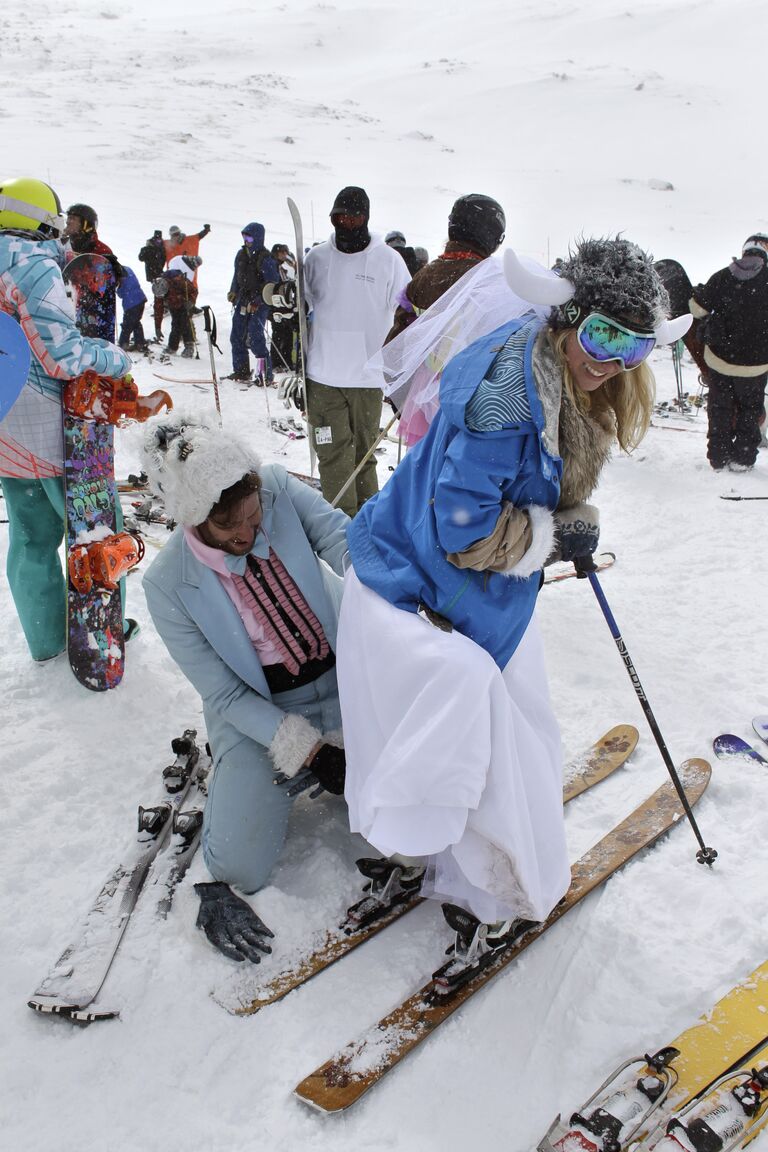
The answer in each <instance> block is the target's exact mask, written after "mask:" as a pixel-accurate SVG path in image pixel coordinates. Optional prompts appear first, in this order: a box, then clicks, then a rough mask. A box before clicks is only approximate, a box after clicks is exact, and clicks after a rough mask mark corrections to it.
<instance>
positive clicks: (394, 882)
mask: <svg viewBox="0 0 768 1152" xmlns="http://www.w3.org/2000/svg"><path fill="white" fill-rule="evenodd" d="M355 863H356V864H357V867H358V868H359V870H360V871H361V872H362V874H363V876H365V877H367V879H368V881H369V882H368V883H367V884H366V885H365V886H364V888H363V891H364V892H367V893H368V895H367V896H365V897H364V898H363V899H362V900H359V901H358V902H357V904H353V905H352V907H351V908H348V909H347V918H346V920H345V921H344V923H343V924H342V925H341V928H342V929H343V930H344V932H346V934H347V935H348V936H350V935H351V934H352V933H353V932H357V931H358V930H359V929H360V928H367V927H368V926H369V925H370V924H373V923H375V921H377V920H382V921H384V920H385V919H386V916H387V913H388V912H389V910H390V909H391V908H395V907H398V906H399V905H400V904H408V903H411V902H415V901H416V899H417V897H418V895H419V891H420V889H421V885H422V881H423V880H424V872H425V868H424V866H423V865H421V864H415V865H411V866H410V867H409V866H407V865H405V864H400V863H398V862H397V861H396V860H389V859H387V857H386V856H385V857H381V858H366V857H363V858H362V859H360V860H356V861H355Z"/></svg>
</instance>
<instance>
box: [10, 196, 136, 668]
mask: <svg viewBox="0 0 768 1152" xmlns="http://www.w3.org/2000/svg"><path fill="white" fill-rule="evenodd" d="M65 226H66V218H65V217H64V216H63V214H62V211H61V203H60V201H59V198H58V196H57V195H56V193H55V192H54V190H53V189H52V188H50V187H49V185H47V184H44V183H43V182H42V181H40V180H34V179H27V178H21V179H15V180H8V181H6V182H5V183H4V184H2V185H0V310H2V311H3V312H6V313H8V314H9V315H10V316H13V317H15V318H16V319H17V320H18V322H19V324H20V325H21V327H22V329H23V331H24V334H25V336H26V337H27V340H28V341H29V343H30V346H31V349H32V365H31V368H30V373H29V378H28V380H27V382H26V384H25V385H24V387H23V389H22V391H21V394H20V395H19V398H18V400H17V401H16V403H15V404H14V405H13V407H12V408H11V410H10V412H9V413H8V414H7V415H6V417H5V419H4V420H2V421H0V484H2V490H3V496H4V497H5V506H6V510H7V514H8V522H9V532H10V536H9V544H8V560H7V574H8V583H9V585H10V589H11V594H12V596H13V600H14V604H15V605H16V611H17V613H18V616H19V620H20V622H21V626H22V629H23V631H24V635H25V637H26V641H27V645H28V647H29V651H30V653H31V655H32V658H33V659H34V660H49V659H50V658H51V657H53V656H56V655H57V654H58V653H59V652H61V651H63V650H64V648H65V647H66V643H67V596H66V582H65V579H64V573H63V571H62V567H61V561H60V559H59V555H58V551H59V548H60V546H61V542H62V539H63V537H64V523H65V508H64V485H63V480H62V475H63V463H64V439H63V429H62V416H61V391H62V384H63V382H64V381H66V380H70V379H72V378H74V377H75V376H79V375H80V374H81V373H83V372H85V371H87V370H88V369H89V368H90V369H93V370H94V371H96V372H98V373H99V375H101V376H106V377H109V378H112V379H119V378H120V377H121V376H125V374H126V373H127V372H128V371H129V370H130V367H131V360H130V357H129V356H127V355H126V353H125V352H123V351H121V350H120V349H119V348H117V347H116V346H115V345H114V344H110V343H108V342H107V341H106V340H96V339H89V338H87V337H84V336H81V334H80V332H79V331H78V329H77V327H76V325H75V317H74V310H73V308H72V304H71V303H70V301H69V299H68V297H67V294H66V291H65V288H64V281H63V279H62V274H61V266H62V263H63V249H62V245H61V243H60V242H59V236H60V235H61V233H62V231H63V229H64V227H65ZM1 386H2V380H1V378H0V387H1Z"/></svg>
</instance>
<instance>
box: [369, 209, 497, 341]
mask: <svg viewBox="0 0 768 1152" xmlns="http://www.w3.org/2000/svg"><path fill="white" fill-rule="evenodd" d="M506 227H507V221H506V217H505V216H504V209H503V208H502V207H501V205H500V204H499V203H497V201H496V200H492V199H491V197H490V196H484V195H482V194H480V193H478V192H471V193H470V194H469V195H467V196H460V197H459V199H458V200H457V201H456V203H455V204H454V205H453V208H451V214H450V216H449V217H448V243H447V244H446V246H445V250H444V251H443V252H442V253H441V255H440V256H438V257H437V259H436V260H433V261H432V262H431V263H430V264H426V265H425V266H424V267H423V268H421V269H420V271H417V272H416V274H415V275H414V277H413V279H412V280H411V282H410V284H409V285H408V286H407V287H406V289H405V291H404V292H403V294H402V296H401V297H400V301H399V303H398V308H397V311H396V312H395V322H394V324H393V325H392V327H391V329H390V331H389V334H388V335H387V339H386V343H389V341H390V340H394V338H395V336H399V334H400V333H401V332H402V331H403V330H404V329H405V328H407V327H408V325H409V324H412V323H413V321H414V320H415V319H416V317H417V316H419V315H420V314H421V313H422V312H425V311H426V309H427V308H429V306H430V305H431V304H434V302H435V300H438V299H439V298H440V297H441V296H442V295H443V293H444V292H447V291H448V289H449V288H450V287H452V286H453V285H454V284H455V283H456V281H457V280H459V279H461V277H462V276H463V275H464V273H465V272H469V270H470V269H471V268H474V267H476V265H477V264H479V263H480V261H481V260H487V258H488V257H489V256H492V255H493V253H494V252H495V251H496V250H497V248H499V247H500V245H501V243H502V241H503V239H504V234H505V232H506Z"/></svg>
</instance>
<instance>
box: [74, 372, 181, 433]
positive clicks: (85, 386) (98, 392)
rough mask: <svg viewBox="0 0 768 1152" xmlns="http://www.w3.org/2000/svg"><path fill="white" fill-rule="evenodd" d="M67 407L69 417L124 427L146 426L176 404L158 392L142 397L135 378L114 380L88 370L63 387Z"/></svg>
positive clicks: (159, 390)
mask: <svg viewBox="0 0 768 1152" xmlns="http://www.w3.org/2000/svg"><path fill="white" fill-rule="evenodd" d="M64 407H65V409H66V411H67V413H68V414H69V415H70V416H75V417H77V418H78V419H80V420H95V421H97V422H99V423H102V424H121V423H125V422H127V421H128V420H135V421H137V423H139V424H143V423H144V421H145V420H148V419H149V417H150V416H156V415H157V413H158V412H160V411H161V409H163V408H165V409H166V410H168V411H170V409H171V408H173V401H172V400H171V398H170V396H169V395H168V393H167V392H163V391H162V389H158V390H157V391H155V392H151V393H150V394H149V396H139V389H138V387H137V385H136V382H135V380H134V379H133V377H132V376H123V377H122V379H121V380H111V379H109V378H108V377H106V376H99V374H98V373H97V372H93V371H91V370H89V371H88V372H84V373H83V374H82V376H76V377H75V378H74V379H73V380H68V381H67V383H66V384H65V386H64Z"/></svg>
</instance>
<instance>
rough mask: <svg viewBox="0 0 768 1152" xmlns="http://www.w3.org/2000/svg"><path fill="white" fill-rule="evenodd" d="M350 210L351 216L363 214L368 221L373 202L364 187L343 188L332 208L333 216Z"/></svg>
mask: <svg viewBox="0 0 768 1152" xmlns="http://www.w3.org/2000/svg"><path fill="white" fill-rule="evenodd" d="M342 212H348V213H349V214H350V215H351V216H358V215H363V216H365V219H366V221H367V220H368V217H369V216H370V214H371V202H370V200H369V199H368V193H367V192H366V191H365V189H364V188H355V187H354V186H351V187H349V188H342V190H341V192H339V194H338V195H337V197H336V199H335V200H334V202H333V207H332V208H331V217H333V216H336V215H339V214H340V213H342Z"/></svg>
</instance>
